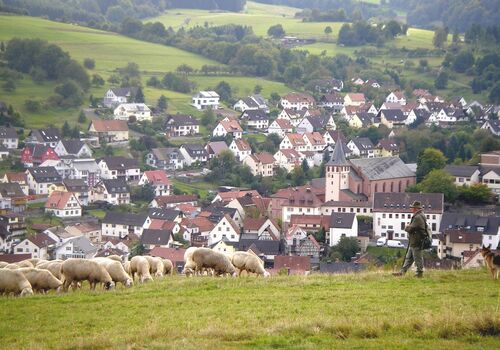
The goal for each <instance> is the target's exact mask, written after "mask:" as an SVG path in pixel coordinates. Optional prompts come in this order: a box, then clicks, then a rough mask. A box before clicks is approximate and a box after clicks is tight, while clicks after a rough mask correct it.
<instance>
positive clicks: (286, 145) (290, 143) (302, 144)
mask: <svg viewBox="0 0 500 350" xmlns="http://www.w3.org/2000/svg"><path fill="white" fill-rule="evenodd" d="M280 149H294V150H296V151H297V152H303V151H307V143H306V141H305V140H304V138H303V137H302V135H300V134H286V135H285V137H284V138H283V140H281V143H280Z"/></svg>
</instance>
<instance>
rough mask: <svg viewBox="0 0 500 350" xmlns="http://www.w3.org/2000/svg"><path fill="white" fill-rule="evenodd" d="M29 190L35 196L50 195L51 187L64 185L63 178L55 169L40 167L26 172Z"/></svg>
mask: <svg viewBox="0 0 500 350" xmlns="http://www.w3.org/2000/svg"><path fill="white" fill-rule="evenodd" d="M26 176H27V182H28V188H29V190H30V192H32V193H34V194H42V195H46V194H49V187H50V186H51V185H53V184H57V183H62V177H61V176H60V175H59V173H58V172H57V170H56V169H55V168H54V167H38V168H29V169H28V170H26Z"/></svg>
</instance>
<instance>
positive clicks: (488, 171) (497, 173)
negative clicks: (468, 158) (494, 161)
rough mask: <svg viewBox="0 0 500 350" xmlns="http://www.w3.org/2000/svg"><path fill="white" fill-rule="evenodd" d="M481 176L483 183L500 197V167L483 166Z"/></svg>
mask: <svg viewBox="0 0 500 350" xmlns="http://www.w3.org/2000/svg"><path fill="white" fill-rule="evenodd" d="M481 177H482V183H483V184H485V185H486V186H488V188H489V189H490V190H491V192H493V194H494V195H495V196H497V198H499V199H500V168H483V169H482V174H481Z"/></svg>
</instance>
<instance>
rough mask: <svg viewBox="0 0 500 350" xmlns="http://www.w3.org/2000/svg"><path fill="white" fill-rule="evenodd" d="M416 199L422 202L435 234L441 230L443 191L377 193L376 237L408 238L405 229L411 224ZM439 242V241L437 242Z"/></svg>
mask: <svg viewBox="0 0 500 350" xmlns="http://www.w3.org/2000/svg"><path fill="white" fill-rule="evenodd" d="M414 201H420V203H422V207H423V211H424V214H425V216H426V218H427V224H428V225H429V228H430V230H431V231H432V233H433V234H437V233H438V232H439V227H440V224H441V219H442V217H443V213H444V196H443V194H442V193H375V194H374V196H373V233H374V235H375V237H387V239H405V240H406V239H408V233H407V232H406V231H405V230H404V229H405V227H406V226H407V225H409V224H410V221H411V217H412V209H411V208H410V205H411V204H412V203H413V202H414ZM435 243H436V244H437V241H436V242H435Z"/></svg>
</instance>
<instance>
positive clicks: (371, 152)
mask: <svg viewBox="0 0 500 350" xmlns="http://www.w3.org/2000/svg"><path fill="white" fill-rule="evenodd" d="M347 147H348V148H349V149H350V150H351V152H352V154H353V155H354V156H356V157H361V158H373V157H375V146H374V145H373V143H372V141H371V140H370V139H369V138H368V137H355V138H353V139H352V140H351V141H349V143H348V144H347Z"/></svg>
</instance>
